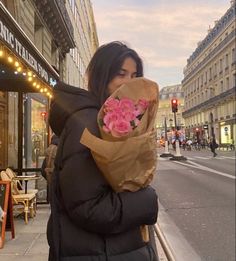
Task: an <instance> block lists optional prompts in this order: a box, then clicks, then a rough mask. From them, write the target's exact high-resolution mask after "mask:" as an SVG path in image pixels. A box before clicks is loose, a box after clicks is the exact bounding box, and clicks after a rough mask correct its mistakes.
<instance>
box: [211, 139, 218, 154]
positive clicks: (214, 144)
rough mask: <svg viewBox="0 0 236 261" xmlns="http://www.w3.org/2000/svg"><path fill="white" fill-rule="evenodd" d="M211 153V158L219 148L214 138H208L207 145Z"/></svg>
mask: <svg viewBox="0 0 236 261" xmlns="http://www.w3.org/2000/svg"><path fill="white" fill-rule="evenodd" d="M209 146H210V149H211V152H212V153H213V157H216V156H217V153H216V152H215V150H216V149H217V148H218V147H219V145H218V144H217V143H216V140H215V138H213V137H211V138H210V143H209Z"/></svg>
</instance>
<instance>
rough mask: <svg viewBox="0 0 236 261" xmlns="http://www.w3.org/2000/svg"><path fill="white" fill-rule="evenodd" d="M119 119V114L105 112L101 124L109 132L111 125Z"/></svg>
mask: <svg viewBox="0 0 236 261" xmlns="http://www.w3.org/2000/svg"><path fill="white" fill-rule="evenodd" d="M120 118H121V114H119V113H116V112H107V113H106V115H105V116H104V118H103V123H104V125H105V126H106V128H107V129H108V130H111V128H112V127H111V124H112V123H113V122H115V121H117V120H119V119H120Z"/></svg>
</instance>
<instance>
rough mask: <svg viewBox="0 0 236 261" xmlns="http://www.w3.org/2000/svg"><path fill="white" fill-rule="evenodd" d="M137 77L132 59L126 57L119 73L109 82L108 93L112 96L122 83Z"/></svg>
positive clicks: (135, 66)
mask: <svg viewBox="0 0 236 261" xmlns="http://www.w3.org/2000/svg"><path fill="white" fill-rule="evenodd" d="M136 76H137V64H136V62H135V61H134V59H132V58H130V57H128V58H126V59H125V60H124V63H123V64H122V66H121V69H120V71H119V73H118V74H117V75H116V76H115V77H114V78H113V79H112V80H111V81H110V82H109V84H108V91H109V94H112V93H113V92H114V91H115V90H117V89H118V88H119V87H120V86H121V85H122V84H123V83H126V82H128V81H129V80H130V79H132V78H135V77H136Z"/></svg>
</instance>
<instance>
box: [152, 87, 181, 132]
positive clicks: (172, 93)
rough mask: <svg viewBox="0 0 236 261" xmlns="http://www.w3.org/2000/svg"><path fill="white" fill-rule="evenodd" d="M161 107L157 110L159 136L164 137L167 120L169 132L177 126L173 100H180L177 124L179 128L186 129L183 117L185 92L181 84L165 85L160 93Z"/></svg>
mask: <svg viewBox="0 0 236 261" xmlns="http://www.w3.org/2000/svg"><path fill="white" fill-rule="evenodd" d="M159 97H160V98H159V107H158V111H157V120H156V124H157V125H156V126H157V136H158V137H162V136H164V133H165V121H166V127H167V131H168V133H171V132H172V130H173V129H174V127H175V122H174V113H173V112H172V108H171V100H172V99H177V100H178V112H177V113H176V124H177V127H178V129H179V130H180V129H181V130H182V131H184V127H185V123H184V120H183V118H182V111H183V107H184V93H183V90H182V86H181V84H177V85H171V86H166V87H163V88H162V89H161V90H160V95H159Z"/></svg>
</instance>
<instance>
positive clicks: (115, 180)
mask: <svg viewBox="0 0 236 261" xmlns="http://www.w3.org/2000/svg"><path fill="white" fill-rule="evenodd" d="M157 108H158V85H157V84H156V83H155V82H153V81H150V80H147V79H145V78H141V77H140V78H135V79H132V80H131V81H129V82H128V83H126V84H123V85H122V86H121V87H120V88H119V89H118V90H116V91H115V92H114V93H113V94H112V95H111V96H110V97H109V98H108V99H107V100H106V102H105V103H104V105H103V106H102V107H101V109H100V111H99V113H98V116H97V121H98V126H99V129H100V134H101V138H98V137H96V136H94V135H92V134H91V133H90V132H89V131H88V130H87V129H85V130H84V132H83V134H82V137H81V140H80V142H81V143H82V144H84V145H85V146H87V147H88V148H89V149H90V150H91V153H92V155H93V157H94V160H95V162H96V164H97V166H98V167H99V169H100V170H101V172H102V174H103V175H104V177H105V178H106V180H107V181H108V182H109V184H110V185H111V186H112V188H113V189H114V190H115V191H117V192H120V191H124V190H128V191H136V190H138V189H140V188H142V187H145V186H147V185H148V184H149V183H150V182H151V180H152V178H153V174H154V173H155V170H156V160H157V154H156V127H155V120H156V112H157Z"/></svg>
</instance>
